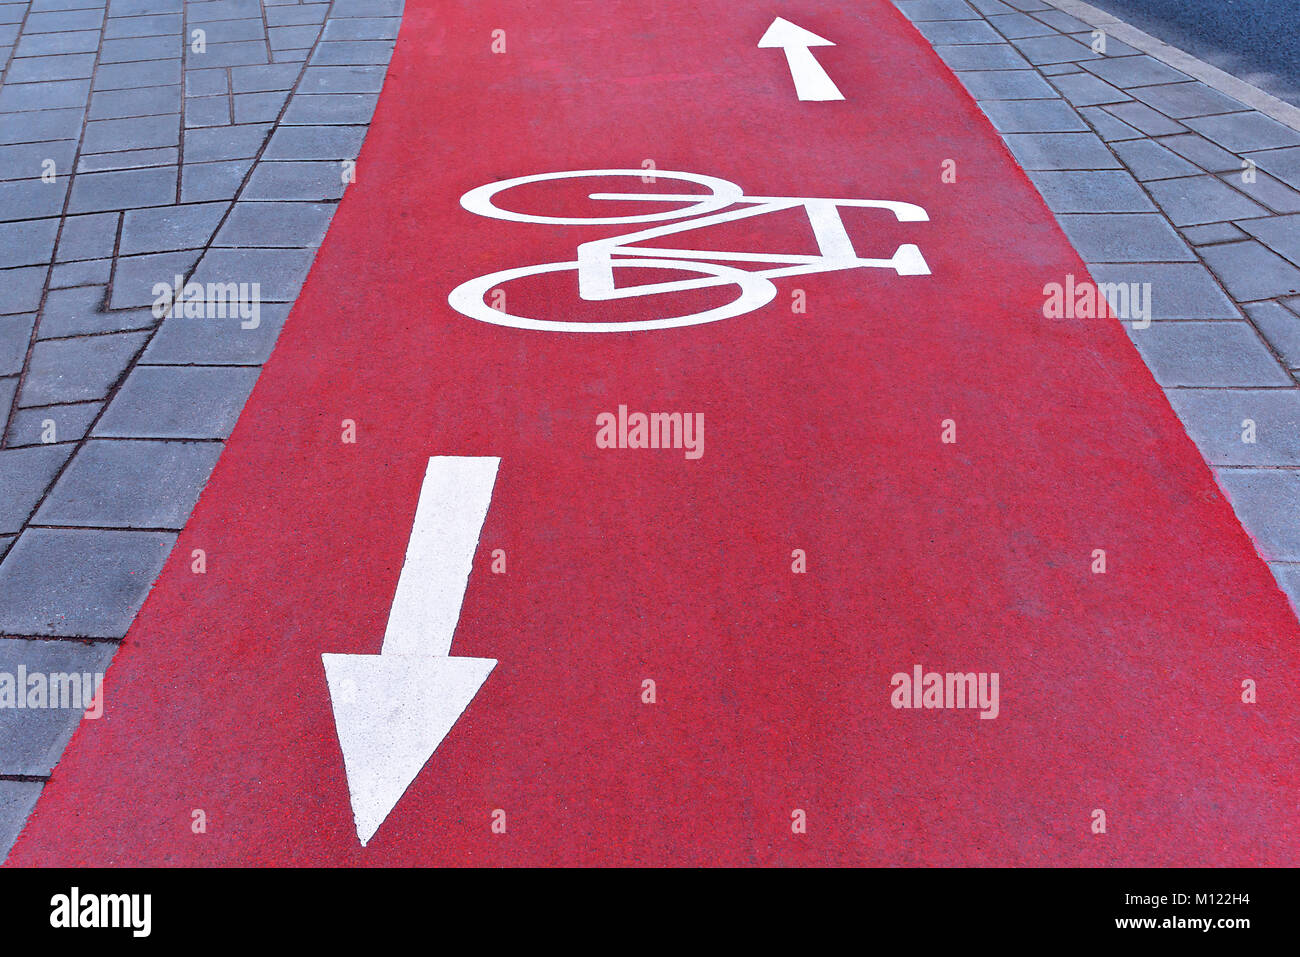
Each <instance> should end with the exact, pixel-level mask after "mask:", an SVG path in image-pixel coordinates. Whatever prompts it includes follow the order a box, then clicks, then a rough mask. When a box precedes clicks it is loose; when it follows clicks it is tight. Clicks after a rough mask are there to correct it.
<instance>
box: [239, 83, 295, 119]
mask: <svg viewBox="0 0 1300 957" xmlns="http://www.w3.org/2000/svg"><path fill="white" fill-rule="evenodd" d="M288 97H289V94H288V92H286V91H284V90H279V91H272V92H266V93H237V94H235V97H234V114H235V122H236V123H269V122H274V121H275V120H277V119H278V118H279V116H280V111H281V110H282V109H284V104H285V101H286V100H287V99H288Z"/></svg>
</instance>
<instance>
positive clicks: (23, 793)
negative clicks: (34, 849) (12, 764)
mask: <svg viewBox="0 0 1300 957" xmlns="http://www.w3.org/2000/svg"><path fill="white" fill-rule="evenodd" d="M44 788H45V785H44V784H43V783H42V782H40V781H0V864H3V863H4V862H5V858H7V857H8V856H9V851H10V850H11V849H12V848H13V846H14V844H15V843H16V842H17V840H18V835H19V834H21V833H22V830H23V826H24V825H25V824H26V823H27V818H28V817H30V816H31V813H32V811H33V810H34V809H35V808H36V801H37V799H38V798H40V796H41V791H42V790H44Z"/></svg>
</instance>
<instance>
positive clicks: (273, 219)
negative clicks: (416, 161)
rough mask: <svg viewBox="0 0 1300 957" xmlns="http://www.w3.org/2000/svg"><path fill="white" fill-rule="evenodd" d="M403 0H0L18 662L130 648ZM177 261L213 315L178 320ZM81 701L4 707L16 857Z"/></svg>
mask: <svg viewBox="0 0 1300 957" xmlns="http://www.w3.org/2000/svg"><path fill="white" fill-rule="evenodd" d="M402 8H403V0H333V2H332V3H331V2H301V3H300V2H295V0H289V2H283V0H204V2H185V0H30V2H17V3H15V2H5V0H0V672H7V673H9V674H15V673H17V671H18V668H19V667H20V666H22V667H24V668H25V669H26V670H27V671H28V672H29V673H30V672H45V673H69V672H77V673H83V672H84V673H95V672H102V671H104V669H105V668H106V667H107V666H108V664H109V661H110V660H111V659H112V656H113V652H114V650H115V649H116V644H117V641H118V640H119V639H121V638H122V637H123V636H124V635H125V634H126V630H127V628H128V626H129V625H130V623H131V621H132V619H133V618H134V617H135V614H136V612H137V611H138V610H139V608H140V605H141V604H142V603H143V601H144V598H145V595H146V594H147V593H148V590H149V588H150V586H151V585H152V583H153V581H154V578H155V577H156V576H157V574H158V572H159V570H160V569H161V567H162V563H163V560H164V559H165V558H166V556H167V553H168V551H169V550H170V549H171V547H172V544H173V543H174V542H175V540H176V536H177V532H178V530H179V529H181V528H182V527H183V526H184V524H185V522H186V520H187V519H188V517H189V514H190V511H191V510H192V508H193V506H194V503H195V501H196V500H197V498H198V495H199V492H200V491H201V490H202V488H203V486H204V484H205V483H206V482H207V479H208V476H209V473H210V472H211V470H212V468H213V466H214V465H215V463H216V461H217V457H218V456H219V455H220V452H221V449H222V446H223V444H224V440H225V439H226V437H227V436H228V435H229V433H230V431H231V429H232V428H233V426H234V423H235V420H236V419H237V417H238V415H239V412H240V410H241V408H242V407H243V404H244V401H245V400H246V399H247V397H248V395H249V392H250V391H251V389H252V387H253V384H254V383H255V382H256V380H257V377H258V374H259V371H260V367H261V365H262V364H263V363H264V362H265V361H266V359H267V358H268V357H269V356H270V353H271V350H272V348H273V346H274V345H275V340H276V337H277V335H278V334H279V331H280V327H281V325H282V324H283V322H284V320H285V318H286V316H287V314H288V311H289V308H290V306H291V304H292V303H293V301H294V299H295V298H296V296H297V294H298V291H299V288H300V286H301V284H302V282H303V280H304V279H305V277H306V275H307V271H308V269H309V267H310V265H311V262H312V260H313V258H314V256H315V252H316V248H317V246H318V245H319V244H320V242H321V240H322V239H323V237H324V235H325V231H326V229H327V228H328V226H329V223H330V219H331V218H332V216H333V213H334V210H335V208H336V206H337V203H338V201H339V199H340V197H341V196H342V195H343V191H344V189H345V188H346V183H347V181H348V180H349V178H350V177H351V175H352V172H353V161H355V159H356V157H357V154H358V152H359V150H360V148H361V143H362V140H363V139H364V137H365V134H366V129H367V126H368V124H369V122H370V118H371V114H372V112H373V111H374V108H375V103H376V100H377V99H378V95H379V90H380V87H381V85H382V83H383V78H384V74H385V72H386V70H387V66H388V62H389V59H390V57H391V55H392V50H393V46H394V40H395V38H396V36H397V31H398V27H399V26H400V24H401V15H402ZM177 276H179V277H181V280H182V282H195V283H199V284H201V285H202V286H203V287H204V289H205V295H204V297H203V302H204V303H205V304H206V305H205V306H204V309H203V311H204V312H206V313H208V314H207V315H205V316H203V317H201V318H200V317H190V316H188V315H187V316H186V317H179V316H178V317H174V318H166V319H162V320H160V319H159V318H158V316H157V315H156V314H155V312H156V310H155V309H154V304H155V301H156V299H157V296H158V291H157V290H155V288H154V286H155V284H157V283H164V284H168V285H172V284H174V282H175V277H177ZM209 283H213V284H219V285H222V287H223V288H222V289H220V290H218V292H217V295H219V296H225V295H227V294H228V292H229V290H228V289H225V288H224V284H227V283H234V284H236V287H235V289H238V284H247V285H246V286H245V287H244V292H245V293H246V294H247V297H246V299H245V300H244V301H243V302H244V305H245V306H246V307H247V308H246V309H245V311H244V312H243V313H232V312H230V311H227V312H226V317H225V318H217V317H214V313H215V314H216V315H220V314H221V312H222V310H221V309H220V308H218V307H219V305H220V304H219V303H218V302H217V301H216V300H215V299H209V297H208V294H207V292H206V290H207V286H208V284H209ZM254 303H255V308H254ZM80 714H81V712H80V711H79V710H78V709H76V708H47V709H43V710H22V711H19V710H14V709H3V710H0V858H3V856H4V855H5V854H7V853H8V849H9V847H10V845H11V843H12V841H13V839H14V838H15V837H16V836H17V832H18V829H19V828H20V827H21V824H22V822H23V821H24V820H25V819H26V816H27V814H28V813H29V811H30V809H31V807H32V806H33V805H34V804H35V801H36V798H37V796H38V795H39V793H40V789H41V787H42V784H43V781H44V780H45V779H46V778H47V777H48V776H49V774H50V772H51V769H52V768H53V767H54V764H55V763H56V762H57V761H58V758H59V756H60V754H61V753H62V751H63V748H64V746H65V745H66V743H67V740H68V738H69V737H70V736H71V733H72V730H73V727H74V726H75V724H76V722H77V720H78V719H79V718H80Z"/></svg>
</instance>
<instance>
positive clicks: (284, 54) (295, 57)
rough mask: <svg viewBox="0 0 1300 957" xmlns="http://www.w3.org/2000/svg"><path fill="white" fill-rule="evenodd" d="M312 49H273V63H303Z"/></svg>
mask: <svg viewBox="0 0 1300 957" xmlns="http://www.w3.org/2000/svg"><path fill="white" fill-rule="evenodd" d="M310 52H311V51H310V50H273V51H271V62H272V63H294V64H298V63H302V62H304V61H305V60H306V59H307V54H308V53H310Z"/></svg>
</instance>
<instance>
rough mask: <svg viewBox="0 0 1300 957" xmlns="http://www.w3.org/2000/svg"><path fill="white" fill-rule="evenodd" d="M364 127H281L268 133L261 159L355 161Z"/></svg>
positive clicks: (362, 137) (362, 138) (363, 137)
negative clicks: (267, 141)
mask: <svg viewBox="0 0 1300 957" xmlns="http://www.w3.org/2000/svg"><path fill="white" fill-rule="evenodd" d="M365 136H366V128H365V127H364V126H282V127H280V128H279V129H277V130H276V131H275V132H274V133H273V134H271V141H270V142H269V143H268V144H267V147H266V151H265V152H264V153H263V154H262V156H263V158H265V159H302V160H324V159H330V160H345V159H356V157H357V155H358V154H359V153H360V152H361V143H362V141H363V140H364V139H365Z"/></svg>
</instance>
